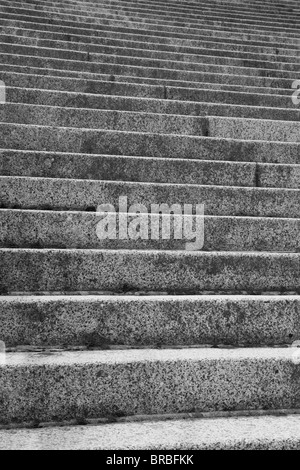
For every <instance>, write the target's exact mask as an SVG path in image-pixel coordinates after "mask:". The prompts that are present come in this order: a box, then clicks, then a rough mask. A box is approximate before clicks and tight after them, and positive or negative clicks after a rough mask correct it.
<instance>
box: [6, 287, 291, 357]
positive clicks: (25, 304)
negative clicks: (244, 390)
mask: <svg viewBox="0 0 300 470" xmlns="http://www.w3.org/2000/svg"><path fill="white" fill-rule="evenodd" d="M0 323H1V339H2V341H4V342H5V344H6V346H7V347H12V346H18V345H21V344H23V345H25V344H27V345H33V346H67V345H69V346H70V345H77V346H84V345H85V346H87V347H91V346H93V347H100V348H110V346H112V345H128V346H133V347H135V346H143V345H166V346H178V345H183V346H187V345H196V344H198V345H201V344H202V345H211V346H213V345H218V344H219V345H224V344H228V345H233V346H237V345H239V344H240V345H241V344H243V345H248V346H255V345H269V346H272V345H276V344H277V345H279V344H291V343H293V342H294V341H296V340H299V339H300V298H299V296H284V297H282V296H246V295H239V296H238V295H237V296H232V295H230V296H221V295H218V296H209V295H203V296H158V297H156V296H147V297H134V296H121V295H118V296H69V297H68V296H48V297H47V296H42V297H35V296H25V297H5V296H2V297H0Z"/></svg>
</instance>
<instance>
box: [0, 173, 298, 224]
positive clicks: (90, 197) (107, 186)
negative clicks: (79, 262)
mask: <svg viewBox="0 0 300 470" xmlns="http://www.w3.org/2000/svg"><path fill="white" fill-rule="evenodd" d="M0 182H1V189H0V203H1V205H2V208H4V209H6V208H7V209H9V208H15V209H18V208H20V209H46V210H49V209H54V210H80V211H84V210H87V209H88V208H90V210H91V208H92V210H93V211H96V208H97V207H98V205H99V204H112V205H113V206H114V207H115V210H116V211H118V207H119V197H120V196H125V195H126V196H127V198H128V207H129V206H130V205H131V204H138V203H139V204H143V205H144V206H145V207H146V208H147V210H148V211H149V212H150V210H151V204H161V202H162V201H163V202H164V203H165V204H169V205H170V206H171V205H172V204H181V205H182V204H186V203H187V201H188V203H189V204H194V205H196V204H204V206H205V207H204V212H205V214H206V215H223V216H224V215H225V216H229V215H231V216H255V217H289V218H299V207H300V191H299V190H298V189H277V188H276V189H275V188H253V187H243V188H242V187H238V186H232V187H230V186H212V185H207V186H205V185H196V184H162V183H135V182H126V181H125V182H124V181H97V180H75V179H61V178H29V177H13V176H11V177H10V176H1V177H0Z"/></svg>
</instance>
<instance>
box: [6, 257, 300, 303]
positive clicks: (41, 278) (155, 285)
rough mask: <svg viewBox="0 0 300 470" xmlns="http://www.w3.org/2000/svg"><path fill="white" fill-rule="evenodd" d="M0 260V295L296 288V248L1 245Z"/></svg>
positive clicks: (298, 264) (299, 264) (299, 265)
mask: <svg viewBox="0 0 300 470" xmlns="http://www.w3.org/2000/svg"><path fill="white" fill-rule="evenodd" d="M0 260H1V266H2V273H3V274H2V276H3V277H2V279H1V281H0V290H1V292H2V295H3V294H5V293H10V292H26V291H27V292H66V293H67V292H74V291H76V292H77V291H85V292H89V291H99V290H100V291H113V292H124V291H125V290H126V291H141V290H142V291H144V290H148V291H154V292H155V291H156V292H157V291H160V292H161V291H164V292H165V291H167V292H171V293H174V292H177V293H180V292H185V293H200V292H201V291H218V292H219V293H220V292H224V293H226V291H231V292H232V291H246V292H250V291H255V292H258V293H259V292H264V291H297V290H299V281H298V273H299V269H300V255H299V254H247V253H243V254H238V253H223V252H220V253H206V252H202V253H198V252H187V251H185V252H168V251H154V252H151V251H149V252H148V251H131V250H128V251H119V250H117V251H114V250H108V251H105V250H76V251H74V250H29V249H27V250H19V249H17V250H16V249H13V250H10V249H1V250H0ZM174 273H176V275H174Z"/></svg>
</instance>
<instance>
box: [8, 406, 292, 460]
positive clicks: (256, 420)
mask: <svg viewBox="0 0 300 470" xmlns="http://www.w3.org/2000/svg"><path fill="white" fill-rule="evenodd" d="M278 414H279V415H277V416H255V417H251V416H249V417H242V416H240V417H223V418H211V419H191V418H190V419H179V418H178V419H177V420H172V421H167V420H164V419H163V418H162V419H161V420H154V419H153V417H152V419H151V417H149V421H143V422H128V423H126V422H121V423H118V424H116V423H115V424H106V425H98V426H93V425H90V426H87V425H81V426H80V425H77V426H76V425H75V426H72V427H50V428H47V427H45V428H41V429H18V430H3V431H0V448H1V449H4V450H80V449H81V450H100V449H102V450H109V449H111V450H116V449H122V450H133V449H134V450H141V449H143V450H144V449H151V450H165V449H170V450H217V449H220V450H299V449H300V436H299V428H300V418H299V416H298V415H292V414H291V415H289V414H288V412H287V413H282V416H280V413H278ZM229 436H230V437H229ZM126 458H127V457H126ZM137 458H138V457H137ZM185 461H187V457H186V458H185ZM192 461H193V462H195V458H192ZM134 462H135V461H134ZM139 462H140V460H139ZM154 462H156V461H155V457H153V463H154Z"/></svg>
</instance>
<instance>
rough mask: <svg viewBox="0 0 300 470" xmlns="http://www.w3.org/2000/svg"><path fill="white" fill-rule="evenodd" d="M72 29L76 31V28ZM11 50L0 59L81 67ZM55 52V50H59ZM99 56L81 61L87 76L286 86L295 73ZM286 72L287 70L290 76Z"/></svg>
mask: <svg viewBox="0 0 300 470" xmlns="http://www.w3.org/2000/svg"><path fill="white" fill-rule="evenodd" d="M76 31H77V32H78V30H77V29H76ZM24 47H25V46H24ZM34 51H37V49H33V50H32V51H31V52H32V53H33V52H34ZM46 51H47V49H46ZM49 51H50V52H49V53H51V51H52V49H49ZM15 52H16V54H12V53H10V54H8V53H5V52H3V53H2V54H1V63H2V64H8V65H18V66H26V67H39V68H46V69H49V68H51V69H58V70H64V72H62V74H63V75H67V76H68V75H69V76H70V75H72V72H73V71H76V72H78V71H81V70H82V64H83V61H74V60H66V59H65V58H63V57H62V58H53V57H48V56H47V55H46V56H45V57H43V56H41V57H39V56H35V55H30V54H27V55H18V54H20V53H21V51H20V50H19V51H15ZM22 52H23V53H25V52H26V51H25V50H23V51H22ZM28 52H29V51H28ZM57 53H59V51H58V52H57ZM102 58H103V60H105V59H107V62H105V61H103V62H100V61H99V62H93V63H92V62H84V65H85V67H84V72H85V73H86V74H87V77H89V78H92V77H91V76H90V75H89V74H90V73H93V74H95V77H97V75H98V73H105V74H109V75H133V76H138V77H150V78H164V79H172V80H183V81H198V82H201V81H202V82H209V81H211V82H213V83H218V82H219V81H220V80H222V81H223V82H224V83H227V84H228V83H230V84H232V83H233V84H238V85H244V86H269V87H278V88H290V86H291V81H293V78H294V76H295V74H293V73H292V72H282V73H280V72H277V75H279V76H275V77H274V78H270V77H265V75H266V72H265V71H264V72H261V73H260V74H259V72H258V69H255V68H249V69H248V71H249V75H245V72H246V69H245V68H242V67H240V68H238V67H233V68H232V69H229V68H228V67H225V66H217V65H216V66H214V65H205V64H204V65H202V66H200V65H199V67H198V70H191V69H186V66H185V67H183V66H182V69H177V68H176V65H177V62H174V64H173V68H168V67H167V64H169V62H168V61H167V64H165V67H162V65H163V64H160V61H157V62H158V63H155V62H154V61H152V62H151V60H150V61H149V60H148V62H146V60H144V65H142V64H141V63H140V62H139V61H137V62H136V64H134V63H132V62H133V60H132V59H131V58H129V59H127V58H126V57H122V56H119V57H118V62H117V63H115V62H114V61H113V60H112V59H111V56H110V55H106V56H105V55H103V56H102ZM109 60H111V62H109ZM158 65H161V67H160V68H157V66H158ZM253 70H254V71H255V72H256V74H254V75H252V74H251V75H250V73H252V71H253ZM237 72H240V73H237ZM272 72H273V70H272V69H271V71H270V73H272ZM288 74H290V76H289V75H288ZM282 75H283V76H282Z"/></svg>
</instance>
